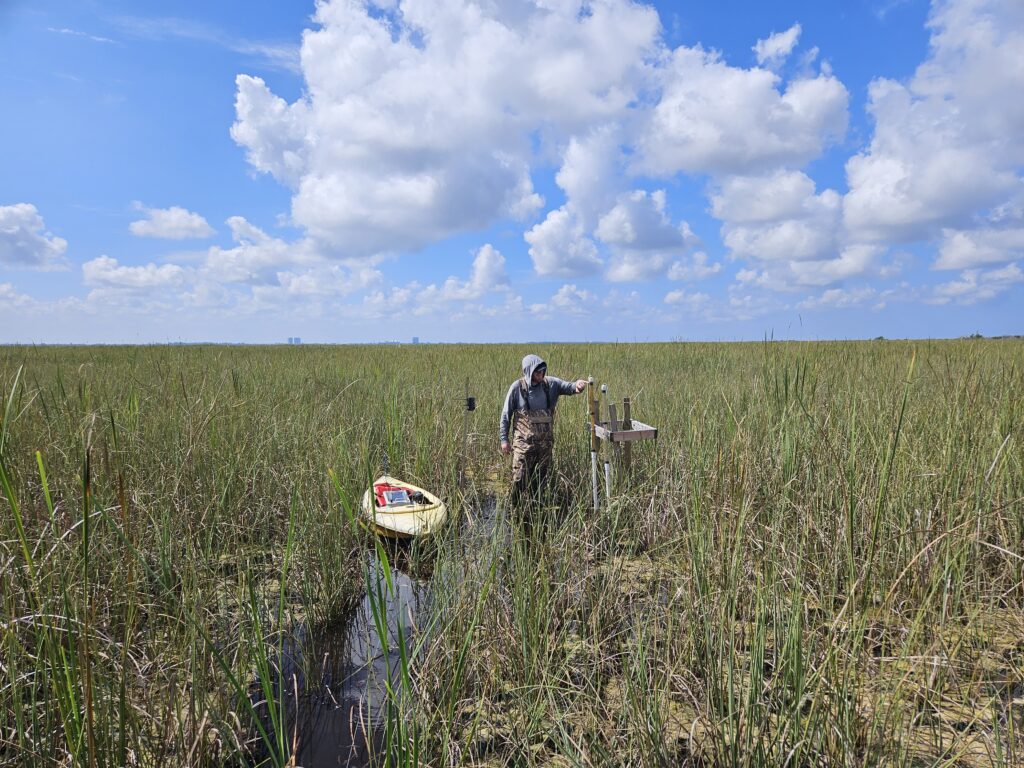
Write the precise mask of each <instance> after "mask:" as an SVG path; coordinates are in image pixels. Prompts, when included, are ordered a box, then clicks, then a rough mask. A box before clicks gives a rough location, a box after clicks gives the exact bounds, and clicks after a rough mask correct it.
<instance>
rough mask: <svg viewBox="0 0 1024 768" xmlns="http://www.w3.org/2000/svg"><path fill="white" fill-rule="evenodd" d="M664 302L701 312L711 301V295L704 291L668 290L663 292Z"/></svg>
mask: <svg viewBox="0 0 1024 768" xmlns="http://www.w3.org/2000/svg"><path fill="white" fill-rule="evenodd" d="M664 302H665V304H668V305H669V306H672V307H679V308H681V309H685V310H687V311H688V312H693V313H698V312H703V311H704V310H706V309H707V308H708V306H709V305H710V303H711V297H710V296H708V294H706V293H688V292H687V291H683V290H675V291H669V292H668V293H666V294H665V300H664Z"/></svg>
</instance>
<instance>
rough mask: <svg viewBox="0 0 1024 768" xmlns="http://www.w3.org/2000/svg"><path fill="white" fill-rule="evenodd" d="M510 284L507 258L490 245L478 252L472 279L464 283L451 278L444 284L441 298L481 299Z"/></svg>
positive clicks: (450, 299) (474, 260) (459, 299)
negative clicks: (506, 271) (506, 270)
mask: <svg viewBox="0 0 1024 768" xmlns="http://www.w3.org/2000/svg"><path fill="white" fill-rule="evenodd" d="M508 284H509V282H508V275H507V274H506V273H505V257H504V256H502V255H501V252H500V251H498V250H497V249H496V248H494V246H492V245H491V244H490V243H488V244H486V245H484V246H483V247H481V248H480V250H479V251H477V254H476V257H475V258H474V259H473V269H472V274H471V275H470V279H469V280H468V281H463V280H459V279H458V278H457V277H454V276H452V277H449V278H448V279H447V280H446V281H445V283H444V287H443V288H442V291H441V297H442V298H443V299H444V300H447V301H452V300H457V301H465V300H469V299H479V298H480V297H481V296H483V295H484V294H486V293H490V292H491V291H496V290H500V289H503V288H507V287H508Z"/></svg>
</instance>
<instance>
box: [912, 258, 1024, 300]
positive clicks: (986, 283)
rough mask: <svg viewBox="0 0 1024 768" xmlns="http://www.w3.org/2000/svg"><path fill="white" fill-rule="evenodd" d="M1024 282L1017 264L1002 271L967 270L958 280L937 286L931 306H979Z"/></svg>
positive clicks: (1023, 275) (933, 292)
mask: <svg viewBox="0 0 1024 768" xmlns="http://www.w3.org/2000/svg"><path fill="white" fill-rule="evenodd" d="M1022 282H1024V272H1022V271H1021V269H1020V267H1018V266H1017V265H1016V264H1008V265H1006V266H1005V267H1002V268H1000V269H993V270H989V271H987V272H986V271H982V270H980V269H967V270H964V271H963V272H961V273H960V277H959V279H957V280H953V281H950V282H948V283H942V284H941V285H937V286H935V288H934V289H933V291H932V295H931V297H929V298H928V299H927V301H928V303H930V304H950V303H955V304H977V303H978V302H981V301H988V300H989V299H993V298H995V297H996V296H998V295H999V294H1001V293H1004V292H1005V291H1007V290H1009V289H1010V288H1012V287H1013V286H1015V285H1019V284H1020V283H1022Z"/></svg>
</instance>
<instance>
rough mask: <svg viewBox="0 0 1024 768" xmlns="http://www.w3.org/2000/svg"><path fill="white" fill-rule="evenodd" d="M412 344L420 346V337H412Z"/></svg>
mask: <svg viewBox="0 0 1024 768" xmlns="http://www.w3.org/2000/svg"><path fill="white" fill-rule="evenodd" d="M412 343H413V344H419V343H420V337H419V336H413V337H412Z"/></svg>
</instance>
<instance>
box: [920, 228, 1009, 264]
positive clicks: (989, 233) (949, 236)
mask: <svg viewBox="0 0 1024 768" xmlns="http://www.w3.org/2000/svg"><path fill="white" fill-rule="evenodd" d="M1022 257H1024V228H1022V227H1013V228H1007V229H995V228H986V229H976V230H967V231H963V230H955V229H944V230H942V245H941V247H940V248H939V258H938V259H937V260H936V262H935V268H936V269H965V268H968V267H979V266H983V265H985V264H1000V263H1002V262H1005V261H1011V260H1013V259H1019V258H1022Z"/></svg>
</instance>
